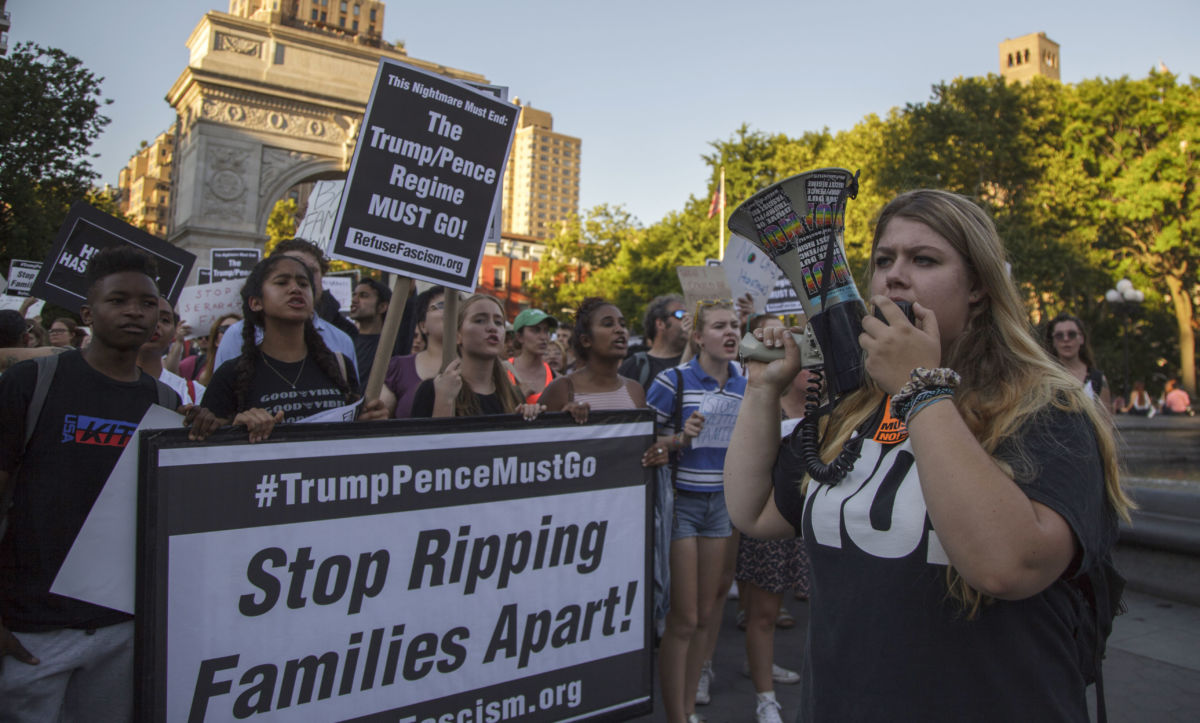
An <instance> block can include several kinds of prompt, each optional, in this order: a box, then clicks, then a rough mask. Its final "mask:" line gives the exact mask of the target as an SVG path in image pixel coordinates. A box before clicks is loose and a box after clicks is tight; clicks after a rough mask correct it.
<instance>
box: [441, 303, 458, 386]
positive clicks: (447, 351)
mask: <svg viewBox="0 0 1200 723" xmlns="http://www.w3.org/2000/svg"><path fill="white" fill-rule="evenodd" d="M442 300H443V302H444V304H445V306H443V307H442V308H443V311H442V369H445V368H446V367H447V366H449V365H450V362H452V361H454V360H455V358H457V357H458V303H459V298H458V291H457V290H455V289H451V288H450V287H446V295H445V296H443V297H442Z"/></svg>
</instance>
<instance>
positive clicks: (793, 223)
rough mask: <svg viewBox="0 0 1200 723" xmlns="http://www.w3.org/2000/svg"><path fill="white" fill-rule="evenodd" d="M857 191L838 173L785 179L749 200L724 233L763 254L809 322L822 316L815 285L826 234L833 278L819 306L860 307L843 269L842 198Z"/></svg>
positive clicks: (844, 174) (853, 182) (820, 171)
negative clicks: (784, 280) (851, 303)
mask: <svg viewBox="0 0 1200 723" xmlns="http://www.w3.org/2000/svg"><path fill="white" fill-rule="evenodd" d="M856 191H857V180H856V178H855V175H854V174H853V173H851V172H850V171H847V170H846V169H844V168H820V169H817V170H815V171H807V172H805V173H801V174H799V175H796V176H792V177H790V178H785V179H784V180H782V181H780V182H779V183H776V184H773V185H771V186H768V187H766V188H764V189H763V190H761V191H759V192H758V193H756V194H754V195H753V196H751V197H750V198H749V199H747V200H746V201H745V202H743V203H742V204H741V205H739V206H738V207H737V208H736V209H734V211H733V214H732V215H731V216H730V217H729V230H730V231H732V232H733V233H735V234H737V235H738V236H741V237H742V238H744V239H746V240H747V241H749V242H750V243H751V244H753V245H754V246H755V247H757V248H758V249H760V250H761V251H762V252H763V253H765V254H766V255H767V256H768V257H769V258H770V259H771V260H772V261H774V262H775V264H776V265H777V266H779V268H780V269H781V270H782V271H783V273H784V275H785V276H787V278H788V280H789V281H791V282H792V286H793V287H794V288H795V289H796V295H797V296H798V297H799V298H800V303H801V304H802V305H803V306H804V313H805V314H807V315H808V316H809V317H810V318H811V317H812V316H814V315H816V314H818V313H820V312H821V311H822V305H821V284H822V281H824V276H825V272H826V269H825V265H826V260H827V259H828V258H829V249H828V243H829V236H830V234H831V233H832V234H833V239H834V248H833V256H832V264H830V265H831V266H832V274H833V278H832V279H831V280H830V282H829V289H828V292H827V294H826V298H825V306H826V307H828V306H832V305H834V304H839V303H842V302H846V301H856V300H857V301H861V300H862V299H861V297H860V296H859V294H858V289H857V288H855V286H854V276H853V275H852V274H851V273H850V268H849V266H847V264H846V250H845V247H844V246H843V232H844V229H845V225H846V198H847V197H849V196H853V195H854V193H855V192H856Z"/></svg>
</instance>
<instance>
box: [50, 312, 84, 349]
mask: <svg viewBox="0 0 1200 723" xmlns="http://www.w3.org/2000/svg"><path fill="white" fill-rule="evenodd" d="M82 341H83V332H82V331H80V329H79V325H78V324H76V323H75V320H74V319H68V318H66V317H63V318H61V319H55V320H54V322H53V323H51V324H50V346H59V347H75V348H76V349H78V348H79V344H80V343H81V342H82Z"/></svg>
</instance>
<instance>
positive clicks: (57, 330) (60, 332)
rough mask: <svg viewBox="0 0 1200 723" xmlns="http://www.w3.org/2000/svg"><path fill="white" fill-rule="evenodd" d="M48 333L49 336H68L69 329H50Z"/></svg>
mask: <svg viewBox="0 0 1200 723" xmlns="http://www.w3.org/2000/svg"><path fill="white" fill-rule="evenodd" d="M50 333H51V334H70V333H71V330H70V329H51V330H50Z"/></svg>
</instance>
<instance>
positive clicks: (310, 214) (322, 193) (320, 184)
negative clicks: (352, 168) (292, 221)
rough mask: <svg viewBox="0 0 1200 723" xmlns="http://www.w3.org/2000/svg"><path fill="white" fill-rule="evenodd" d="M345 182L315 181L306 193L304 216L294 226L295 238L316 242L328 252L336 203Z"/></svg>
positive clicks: (338, 201)
mask: <svg viewBox="0 0 1200 723" xmlns="http://www.w3.org/2000/svg"><path fill="white" fill-rule="evenodd" d="M345 187H346V182H345V181H342V180H338V181H317V182H316V183H315V184H313V190H312V191H311V192H310V193H309V194H308V204H307V205H306V207H305V210H304V218H302V219H300V225H299V226H297V227H296V233H294V234H292V235H293V236H295V237H296V238H301V239H304V240H305V241H309V242H311V243H313V244H316V245H317V246H318V247H319V248H320V249H321V252H322V253H324V254H326V255H328V254H329V238H330V237H331V236H333V222H334V221H336V220H337V212H338V204H339V203H341V200H342V189H344V188H345Z"/></svg>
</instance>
